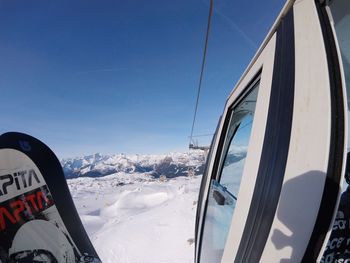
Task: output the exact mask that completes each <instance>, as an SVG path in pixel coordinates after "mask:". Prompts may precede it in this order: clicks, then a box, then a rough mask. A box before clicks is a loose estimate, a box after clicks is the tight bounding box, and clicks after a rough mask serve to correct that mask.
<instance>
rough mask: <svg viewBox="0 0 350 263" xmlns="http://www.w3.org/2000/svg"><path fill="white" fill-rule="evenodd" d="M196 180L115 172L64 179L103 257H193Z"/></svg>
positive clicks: (181, 260)
mask: <svg viewBox="0 0 350 263" xmlns="http://www.w3.org/2000/svg"><path fill="white" fill-rule="evenodd" d="M200 180H201V176H193V177H184V176H180V177H176V178H172V179H168V180H164V178H160V179H154V177H152V176H150V175H149V173H132V174H130V173H125V172H119V173H116V174H112V175H108V176H104V177H97V178H89V177H80V178H75V179H69V180H67V182H68V185H69V188H70V191H71V193H72V197H73V200H74V202H75V205H76V207H77V210H78V213H79V215H80V217H81V219H82V222H83V224H84V227H85V229H86V230H87V232H88V235H89V236H90V239H91V241H92V243H93V245H94V246H95V248H96V250H97V253H98V254H99V256H100V258H101V260H102V262H104V263H112V262H113V263H116V262H121V263H141V262H142V263H148V262H149V263H151V262H152V263H154V262H157V263H186V262H191V263H192V262H193V261H194V244H193V242H192V241H193V239H194V224H195V213H196V204H197V198H198V192H199V184H200Z"/></svg>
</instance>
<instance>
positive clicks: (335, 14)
mask: <svg viewBox="0 0 350 263" xmlns="http://www.w3.org/2000/svg"><path fill="white" fill-rule="evenodd" d="M329 7H330V10H331V14H332V18H333V21H334V26H335V31H336V35H337V39H338V43H339V47H340V52H341V57H342V62H343V66H344V73H345V82H346V83H345V85H346V91H347V101H348V105H347V106H348V115H349V116H350V112H349V110H350V1H349V0H334V1H331V2H330V4H329ZM349 142H350V141H349ZM349 142H348V146H347V148H348V151H349V150H350V144H349ZM343 189H346V190H345V191H344V192H343V193H342V196H341V199H340V203H339V207H338V211H337V214H336V218H335V220H334V224H333V228H332V232H331V236H330V238H329V240H328V242H327V246H326V248H325V251H324V253H323V256H322V259H321V262H325V263H328V262H332V263H333V262H344V263H345V262H350V189H349V187H348V188H346V186H344V187H343Z"/></svg>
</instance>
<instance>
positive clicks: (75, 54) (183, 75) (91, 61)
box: [0, 0, 284, 158]
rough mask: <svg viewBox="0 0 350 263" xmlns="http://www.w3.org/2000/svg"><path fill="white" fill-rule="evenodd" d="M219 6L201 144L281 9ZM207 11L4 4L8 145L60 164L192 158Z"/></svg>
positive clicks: (175, 4) (192, 5) (141, 4)
mask: <svg viewBox="0 0 350 263" xmlns="http://www.w3.org/2000/svg"><path fill="white" fill-rule="evenodd" d="M214 2H215V7H214V8H215V11H214V16H213V21H212V31H211V35H210V39H209V49H208V57H207V64H206V65H207V66H206V69H205V75H204V80H203V86H202V93H201V97H200V104H199V109H198V118H197V122H196V126H195V130H194V133H195V134H210V133H213V132H214V130H215V127H216V123H217V121H218V117H219V116H220V114H221V113H222V110H223V107H224V103H225V100H226V98H227V96H228V94H229V93H230V91H231V90H232V88H233V86H234V84H235V83H236V81H237V80H238V78H239V77H240V75H241V74H242V73H243V71H244V69H245V68H246V66H247V65H248V63H249V61H250V60H251V58H252V57H253V55H254V54H255V52H256V50H257V48H258V46H259V45H260V44H261V42H262V40H263V39H264V37H265V35H266V33H267V32H268V30H269V29H270V27H271V25H272V23H273V22H274V20H275V18H276V17H277V15H278V13H279V11H280V9H281V8H282V6H283V4H284V1H282V0H267V1H261V0H254V1H251V0H249V1H232V0H215V1H214ZM208 9H209V0H205V1H204V0H190V1H189V0H176V1H174V0H172V1H169V0H158V1H152V0H151V1H144V0H128V1H119V0H114V1H96V0H95V1H91V0H83V1H71V0H69V1H66V0H63V1H61V0H60V1H46V0H43V1H17V0H11V1H4V0H0V92H1V93H0V101H1V103H0V133H3V132H7V131H19V132H25V133H28V134H30V135H32V136H35V137H37V138H39V139H41V140H42V141H44V142H45V143H46V144H48V145H49V146H50V147H51V148H52V149H53V150H54V151H55V152H56V154H57V155H58V157H59V158H65V157H74V156H79V155H86V154H92V153H96V152H101V153H104V154H109V153H166V152H169V151H186V150H187V147H188V136H189V134H190V130H191V124H192V118H193V111H194V103H195V99H196V92H197V86H198V78H199V72H200V66H201V60H202V53H203V44H204V37H205V30H206V24H207V16H208ZM199 139H200V140H199V142H200V143H204V144H205V143H207V141H208V140H209V139H210V138H205V137H200V138H199Z"/></svg>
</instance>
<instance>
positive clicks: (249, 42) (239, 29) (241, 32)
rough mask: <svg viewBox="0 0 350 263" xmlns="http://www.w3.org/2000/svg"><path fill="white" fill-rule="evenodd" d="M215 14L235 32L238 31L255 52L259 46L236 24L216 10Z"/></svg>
mask: <svg viewBox="0 0 350 263" xmlns="http://www.w3.org/2000/svg"><path fill="white" fill-rule="evenodd" d="M214 12H215V13H217V14H218V15H219V16H221V17H222V18H223V19H224V20H225V21H226V22H227V23H228V24H229V25H230V26H231V27H232V28H233V29H234V30H236V31H237V32H238V33H239V34H240V35H241V36H242V37H243V38H244V39H245V40H246V41H247V43H248V44H249V45H250V47H251V48H253V49H254V50H256V49H257V48H258V45H257V44H256V43H255V42H254V41H253V40H252V39H251V38H250V37H249V36H248V35H247V34H246V33H245V32H244V31H243V30H242V29H241V28H240V27H239V26H238V25H237V24H236V22H234V21H233V20H232V19H231V18H229V17H227V16H226V15H225V14H223V13H222V12H221V11H220V10H218V9H215V8H214Z"/></svg>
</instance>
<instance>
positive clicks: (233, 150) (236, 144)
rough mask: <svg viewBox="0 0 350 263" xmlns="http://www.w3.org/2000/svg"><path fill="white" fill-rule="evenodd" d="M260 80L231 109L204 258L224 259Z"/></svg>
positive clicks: (209, 208) (207, 219)
mask: <svg viewBox="0 0 350 263" xmlns="http://www.w3.org/2000/svg"><path fill="white" fill-rule="evenodd" d="M258 87H259V82H258V83H256V84H255V85H254V86H253V88H252V89H251V91H250V92H249V94H248V95H247V96H245V98H244V99H243V100H242V101H241V102H240V103H239V104H238V105H237V106H235V107H234V108H233V110H232V111H231V117H230V124H229V127H228V129H227V133H226V138H225V141H224V147H223V151H222V157H221V163H220V168H219V169H218V171H219V174H218V176H217V178H220V179H219V181H216V180H212V183H211V186H210V190H209V196H208V204H207V211H206V216H205V221H204V230H203V235H202V247H201V257H200V262H208V263H216V262H220V261H221V258H222V254H223V251H224V248H225V244H226V239H227V234H228V232H229V229H230V226H231V221H232V216H233V213H234V209H235V206H236V201H237V199H236V196H237V195H238V190H239V185H240V182H241V178H242V174H243V167H244V162H245V158H246V155H247V150H248V143H249V138H250V133H251V129H252V123H253V115H254V111H255V105H256V98H257V93H258Z"/></svg>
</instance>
